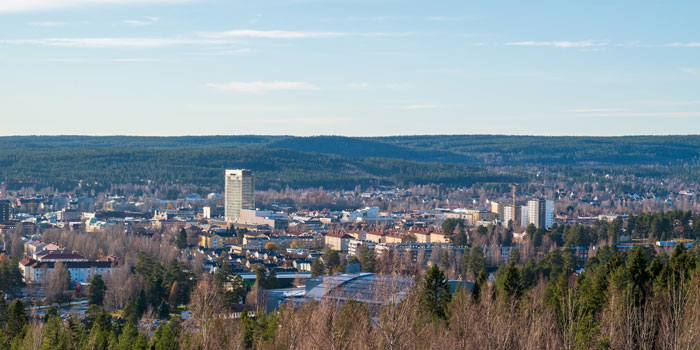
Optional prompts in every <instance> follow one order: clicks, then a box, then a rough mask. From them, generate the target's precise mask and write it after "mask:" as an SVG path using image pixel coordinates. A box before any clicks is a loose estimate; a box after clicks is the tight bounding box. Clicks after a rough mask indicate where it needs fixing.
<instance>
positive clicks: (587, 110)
mask: <svg viewBox="0 0 700 350" xmlns="http://www.w3.org/2000/svg"><path fill="white" fill-rule="evenodd" d="M620 111H624V109H622V108H577V109H567V110H565V111H564V112H569V113H602V112H620Z"/></svg>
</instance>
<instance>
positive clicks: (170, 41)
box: [0, 38, 234, 48]
mask: <svg viewBox="0 0 700 350" xmlns="http://www.w3.org/2000/svg"><path fill="white" fill-rule="evenodd" d="M233 43H234V42H233V41H229V40H212V39H206V40H202V39H186V38H47V39H14V40H0V44H14V45H43V46H56V47H73V48H163V47H171V46H180V45H222V44H233Z"/></svg>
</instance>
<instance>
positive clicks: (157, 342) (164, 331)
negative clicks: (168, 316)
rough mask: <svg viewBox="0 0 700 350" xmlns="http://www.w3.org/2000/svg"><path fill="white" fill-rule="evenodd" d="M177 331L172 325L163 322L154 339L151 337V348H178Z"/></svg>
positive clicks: (172, 349)
mask: <svg viewBox="0 0 700 350" xmlns="http://www.w3.org/2000/svg"><path fill="white" fill-rule="evenodd" d="M177 347H178V346H177V342H176V341H175V333H173V330H172V328H170V325H165V324H161V325H160V326H158V328H157V329H156V332H155V334H154V335H153V339H151V349H153V350H177Z"/></svg>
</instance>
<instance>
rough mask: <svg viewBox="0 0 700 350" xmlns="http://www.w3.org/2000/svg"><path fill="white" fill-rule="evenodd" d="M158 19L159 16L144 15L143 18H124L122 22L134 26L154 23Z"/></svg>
mask: <svg viewBox="0 0 700 350" xmlns="http://www.w3.org/2000/svg"><path fill="white" fill-rule="evenodd" d="M159 20H160V18H159V17H144V19H125V20H124V21H123V22H124V24H128V25H130V26H134V27H146V26H150V25H153V24H155V23H156V22H158V21H159Z"/></svg>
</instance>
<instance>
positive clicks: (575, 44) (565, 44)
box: [506, 40, 609, 48]
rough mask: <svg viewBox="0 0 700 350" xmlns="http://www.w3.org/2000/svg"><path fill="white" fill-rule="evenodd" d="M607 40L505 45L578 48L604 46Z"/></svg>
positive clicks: (534, 42)
mask: <svg viewBox="0 0 700 350" xmlns="http://www.w3.org/2000/svg"><path fill="white" fill-rule="evenodd" d="M608 44H609V43H608V42H605V41H593V40H585V41H515V42H508V43H506V46H547V47H560V48H578V47H596V46H606V45H608Z"/></svg>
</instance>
